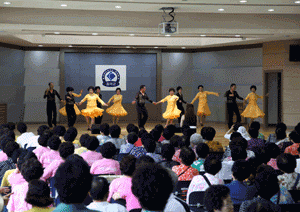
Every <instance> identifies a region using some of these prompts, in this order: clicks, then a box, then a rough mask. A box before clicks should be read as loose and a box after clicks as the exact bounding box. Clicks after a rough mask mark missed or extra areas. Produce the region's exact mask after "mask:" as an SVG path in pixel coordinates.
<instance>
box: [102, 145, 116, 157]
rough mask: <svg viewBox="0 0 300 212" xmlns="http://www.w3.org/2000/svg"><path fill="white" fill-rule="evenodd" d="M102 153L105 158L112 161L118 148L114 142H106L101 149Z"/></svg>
mask: <svg viewBox="0 0 300 212" xmlns="http://www.w3.org/2000/svg"><path fill="white" fill-rule="evenodd" d="M100 152H101V154H102V156H103V157H104V158H108V159H111V158H113V157H114V156H115V154H116V153H117V148H116V146H115V145H114V144H113V143H112V142H106V143H104V144H103V145H102V146H101V147H100Z"/></svg>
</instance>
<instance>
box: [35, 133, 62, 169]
mask: <svg viewBox="0 0 300 212" xmlns="http://www.w3.org/2000/svg"><path fill="white" fill-rule="evenodd" d="M60 144H61V140H60V138H59V137H58V136H56V135H54V136H52V137H51V138H49V140H48V147H49V148H50V149H51V150H50V151H48V152H45V153H44V154H42V156H41V159H40V162H41V163H42V164H43V167H44V168H46V167H47V166H49V165H50V163H52V162H53V161H55V160H59V159H60V156H59V152H58V148H59V145H60Z"/></svg>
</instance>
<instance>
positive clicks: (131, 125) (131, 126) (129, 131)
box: [126, 123, 134, 133]
mask: <svg viewBox="0 0 300 212" xmlns="http://www.w3.org/2000/svg"><path fill="white" fill-rule="evenodd" d="M133 127H134V124H132V123H129V124H128V125H127V127H126V130H127V132H128V133H131V132H132V129H133Z"/></svg>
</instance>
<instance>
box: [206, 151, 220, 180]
mask: <svg viewBox="0 0 300 212" xmlns="http://www.w3.org/2000/svg"><path fill="white" fill-rule="evenodd" d="M221 168H222V163H221V161H220V160H218V159H217V158H216V156H214V155H208V157H207V158H206V159H205V161H204V169H205V171H206V172H207V173H209V174H212V175H216V174H217V173H218V172H219V171H220V170H221Z"/></svg>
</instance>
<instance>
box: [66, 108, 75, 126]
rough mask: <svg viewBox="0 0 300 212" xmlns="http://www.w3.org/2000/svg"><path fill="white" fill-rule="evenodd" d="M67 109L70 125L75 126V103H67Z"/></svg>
mask: <svg viewBox="0 0 300 212" xmlns="http://www.w3.org/2000/svg"><path fill="white" fill-rule="evenodd" d="M66 111H67V117H68V127H73V126H74V124H75V122H76V117H77V116H76V113H75V109H74V105H68V104H66Z"/></svg>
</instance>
